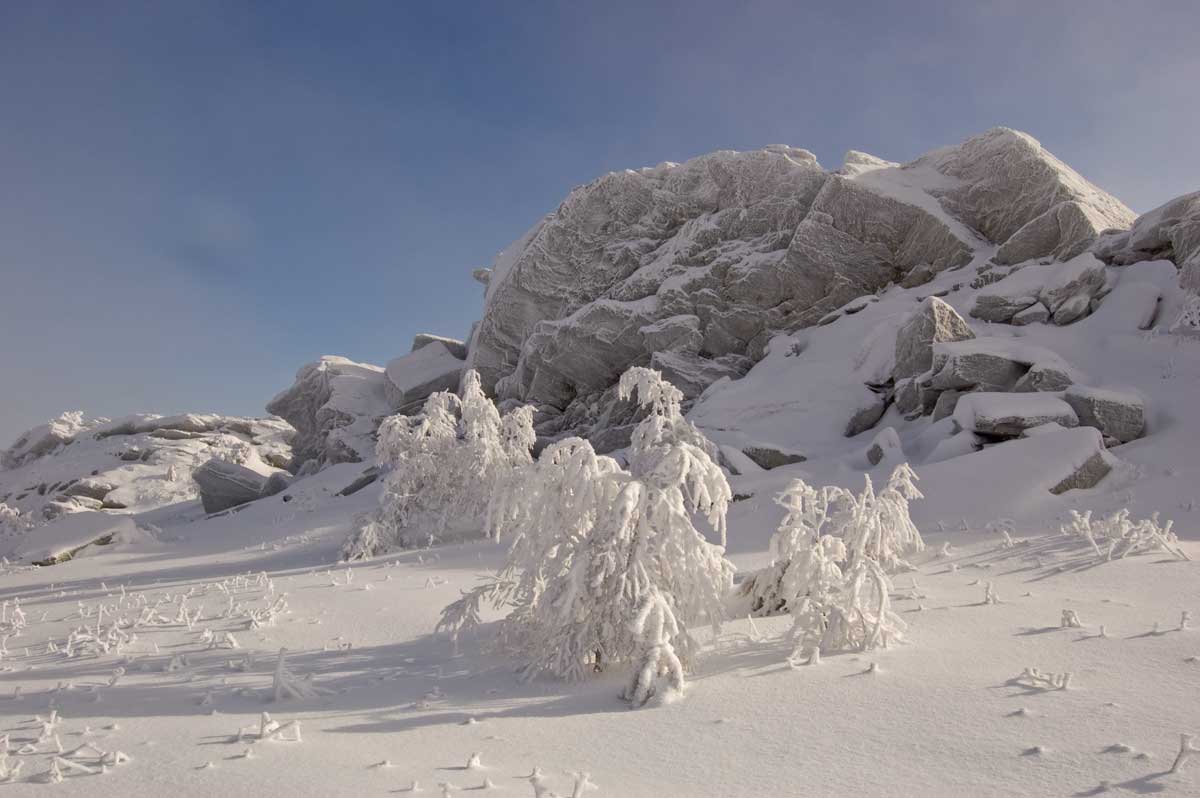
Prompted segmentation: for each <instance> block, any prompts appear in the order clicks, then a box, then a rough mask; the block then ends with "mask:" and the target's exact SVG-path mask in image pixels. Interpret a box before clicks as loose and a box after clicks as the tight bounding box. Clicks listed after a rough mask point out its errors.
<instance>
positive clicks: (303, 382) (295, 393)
mask: <svg viewBox="0 0 1200 798" xmlns="http://www.w3.org/2000/svg"><path fill="white" fill-rule="evenodd" d="M387 385H388V379H387V376H386V375H385V374H384V370H383V369H382V368H380V367H379V366H372V365H370V364H366V363H355V362H354V361H352V360H348V359H346V358H344V357H337V356H333V355H327V356H325V357H322V358H321V359H320V360H318V361H317V362H316V363H310V364H308V365H306V366H304V367H303V368H301V369H300V370H299V371H298V372H297V373H296V381H295V383H293V384H292V386H291V387H289V388H287V389H286V390H284V391H282V392H281V393H279V394H278V395H277V396H276V397H275V398H274V399H272V400H271V401H270V402H269V403H267V412H268V413H274V414H275V415H277V416H280V417H281V418H283V419H285V420H286V421H287V422H288V423H289V424H291V425H292V426H293V427H295V428H296V437H295V439H294V440H293V441H292V448H293V450H294V458H293V463H294V464H295V465H296V466H298V465H299V464H301V463H303V462H304V461H306V460H309V459H313V460H317V461H318V462H320V463H323V464H328V463H341V462H359V461H361V460H363V459H366V458H369V457H371V456H372V455H373V453H374V449H375V443H374V434H375V431H376V429H377V428H378V427H379V422H380V420H381V419H383V418H384V417H386V416H388V415H389V414H390V413H391V412H392V406H391V403H390V402H389V401H388V398H387Z"/></svg>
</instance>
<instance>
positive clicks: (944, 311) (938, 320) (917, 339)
mask: <svg viewBox="0 0 1200 798" xmlns="http://www.w3.org/2000/svg"><path fill="white" fill-rule="evenodd" d="M974 337H975V333H973V332H971V328H970V327H968V326H967V323H966V322H965V321H963V318H962V316H960V315H958V312H957V311H955V310H954V308H952V307H950V306H949V305H948V304H946V303H945V302H943V301H942V300H940V299H938V298H937V297H934V296H931V297H926V299H925V301H924V302H922V303H921V306H920V307H919V308H917V310H916V311H914V313H913V314H912V316H910V317H909V319H908V321H906V322H905V323H904V326H902V327H901V328H900V331H899V332H898V333H896V365H895V366H894V367H893V369H892V376H893V377H894V378H895V379H896V380H902V379H904V378H905V377H915V376H917V375H919V374H923V373H925V372H926V371H929V368H930V367H931V366H932V365H933V345H934V344H935V343H946V342H950V341H966V340H969V339H971V338H974Z"/></svg>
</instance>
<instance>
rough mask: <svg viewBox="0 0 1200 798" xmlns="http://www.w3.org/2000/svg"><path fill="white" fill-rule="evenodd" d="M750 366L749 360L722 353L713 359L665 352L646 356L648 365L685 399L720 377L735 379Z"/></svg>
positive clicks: (694, 395)
mask: <svg viewBox="0 0 1200 798" xmlns="http://www.w3.org/2000/svg"><path fill="white" fill-rule="evenodd" d="M750 366H751V362H750V359H749V358H747V357H744V356H741V355H724V356H722V357H719V358H715V359H713V358H704V357H700V356H699V355H694V354H688V353H685V352H672V351H665V352H655V353H654V355H653V356H651V358H650V368H652V369H655V370H656V371H659V372H661V373H662V375H663V377H664V378H665V379H666V380H667V382H669V383H671V384H672V385H674V386H675V387H676V388H678V389H679V390H681V391H683V397H684V398H685V399H695V398H696V397H697V396H699V395H700V394H702V393H704V389H705V388H707V387H708V386H710V385H712V384H713V383H714V382H716V381H717V380H719V379H721V378H722V377H729V378H731V379H737V378H738V377H740V376H742V375H743V374H745V373H746V372H747V371H748V370H749V369H750Z"/></svg>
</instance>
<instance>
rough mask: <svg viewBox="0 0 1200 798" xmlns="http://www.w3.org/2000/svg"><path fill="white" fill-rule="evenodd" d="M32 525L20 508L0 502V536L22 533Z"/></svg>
mask: <svg viewBox="0 0 1200 798" xmlns="http://www.w3.org/2000/svg"><path fill="white" fill-rule="evenodd" d="M32 525H33V524H32V523H31V522H30V519H29V518H28V517H27V516H25V515H22V513H21V511H20V510H18V509H16V508H15V507H10V506H8V505H7V504H5V503H4V502H0V537H6V536H8V535H21V534H24V533H25V532H26V530H28V529H29V528H30V527H31V526H32Z"/></svg>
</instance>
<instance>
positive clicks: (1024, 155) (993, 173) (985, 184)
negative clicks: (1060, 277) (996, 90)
mask: <svg viewBox="0 0 1200 798" xmlns="http://www.w3.org/2000/svg"><path fill="white" fill-rule="evenodd" d="M916 164H918V165H929V166H931V167H933V168H934V169H936V170H937V171H938V172H940V173H941V174H943V175H946V176H948V177H953V178H956V182H954V183H953V184H951V185H949V186H947V187H946V188H934V189H933V190H932V193H934V194H935V195H936V196H937V197H938V199H939V200H940V201H941V203H942V205H943V206H944V207H945V208H946V210H947V211H949V212H950V213H951V214H953V215H954V216H955V217H956V218H958V219H961V220H962V221H963V222H965V223H966V224H968V225H970V226H971V227H972V228H974V229H975V230H978V231H979V232H980V233H982V234H983V235H984V236H986V237H987V239H988V240H989V241H993V242H997V243H1007V242H1008V241H1009V240H1010V239H1012V238H1013V237H1017V240H1016V241H1015V242H1014V243H1013V247H1012V251H1013V252H1014V254H1015V253H1017V252H1019V251H1021V250H1025V251H1035V250H1038V249H1042V250H1045V251H1042V252H1038V253H1037V254H1036V255H1031V256H1028V257H1041V256H1042V255H1051V254H1056V253H1058V252H1059V251H1060V250H1061V257H1065V256H1068V255H1070V254H1074V253H1072V252H1071V249H1072V247H1073V246H1077V245H1076V244H1073V242H1072V239H1073V238H1076V237H1077V236H1079V235H1080V232H1081V231H1080V230H1079V229H1078V228H1079V227H1080V226H1082V225H1085V224H1090V226H1091V227H1092V228H1093V229H1094V230H1095V231H1096V232H1099V231H1101V230H1105V229H1108V228H1114V227H1116V228H1127V227H1129V225H1130V224H1132V223H1133V220H1134V214H1133V212H1132V211H1131V210H1129V208H1127V207H1126V206H1125V205H1124V204H1123V203H1122V202H1120V201H1119V200H1117V199H1116V198H1114V197H1112V196H1111V195H1109V194H1108V193H1106V192H1105V191H1103V190H1101V189H1100V188H1098V187H1096V186H1095V185H1093V184H1092V183H1090V182H1088V181H1087V180H1085V179H1084V178H1083V177H1082V176H1080V175H1079V173H1078V172H1076V171H1075V170H1074V169H1072V168H1071V167H1069V166H1067V165H1066V164H1065V163H1063V162H1062V161H1060V160H1059V159H1058V158H1056V157H1054V155H1052V154H1051V153H1049V152H1047V151H1046V149H1045V148H1043V147H1042V145H1041V143H1040V142H1039V141H1038V140H1037V139H1035V138H1034V137H1033V136H1030V135H1029V134H1028V133H1022V132H1020V131H1017V130H1012V129H1009V128H1003V127H997V128H993V129H991V130H989V131H987V132H985V133H982V134H980V135H978V136H975V137H973V138H970V139H968V140H967V141H965V142H963V143H962V144H960V145H958V146H955V147H945V148H943V149H941V150H936V151H934V152H932V153H930V154H928V155H925V156H922V157H921V158H918V159H917V161H916ZM1062 203H1068V204H1072V205H1074V206H1076V207H1075V208H1074V209H1073V210H1059V209H1058V208H1059V206H1060V205H1061V204H1062ZM1048 212H1053V213H1054V218H1053V220H1050V219H1046V220H1044V221H1042V222H1040V223H1038V224H1037V225H1036V227H1035V228H1032V229H1030V230H1029V231H1028V232H1026V233H1025V234H1023V235H1018V234H1019V233H1021V231H1022V228H1025V227H1026V225H1029V224H1031V223H1035V222H1036V221H1037V220H1038V219H1039V217H1042V216H1043V215H1044V214H1047V213H1048ZM1060 213H1062V214H1064V215H1066V216H1067V217H1072V216H1076V217H1082V219H1079V218H1077V219H1076V220H1075V221H1073V222H1072V221H1070V219H1069V218H1068V224H1066V225H1065V226H1064V225H1063V223H1062V222H1060V221H1059V219H1058V214H1060ZM1056 229H1057V230H1059V231H1061V233H1060V234H1059V236H1058V237H1057V240H1055V236H1053V235H1051V234H1050V233H1051V232H1052V231H1054V230H1056ZM1035 233H1036V234H1035ZM1035 243H1036V244H1037V246H1034V244H1035ZM1051 245H1052V246H1051ZM1002 249H1003V247H1002ZM1012 262H1015V261H1012Z"/></svg>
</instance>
